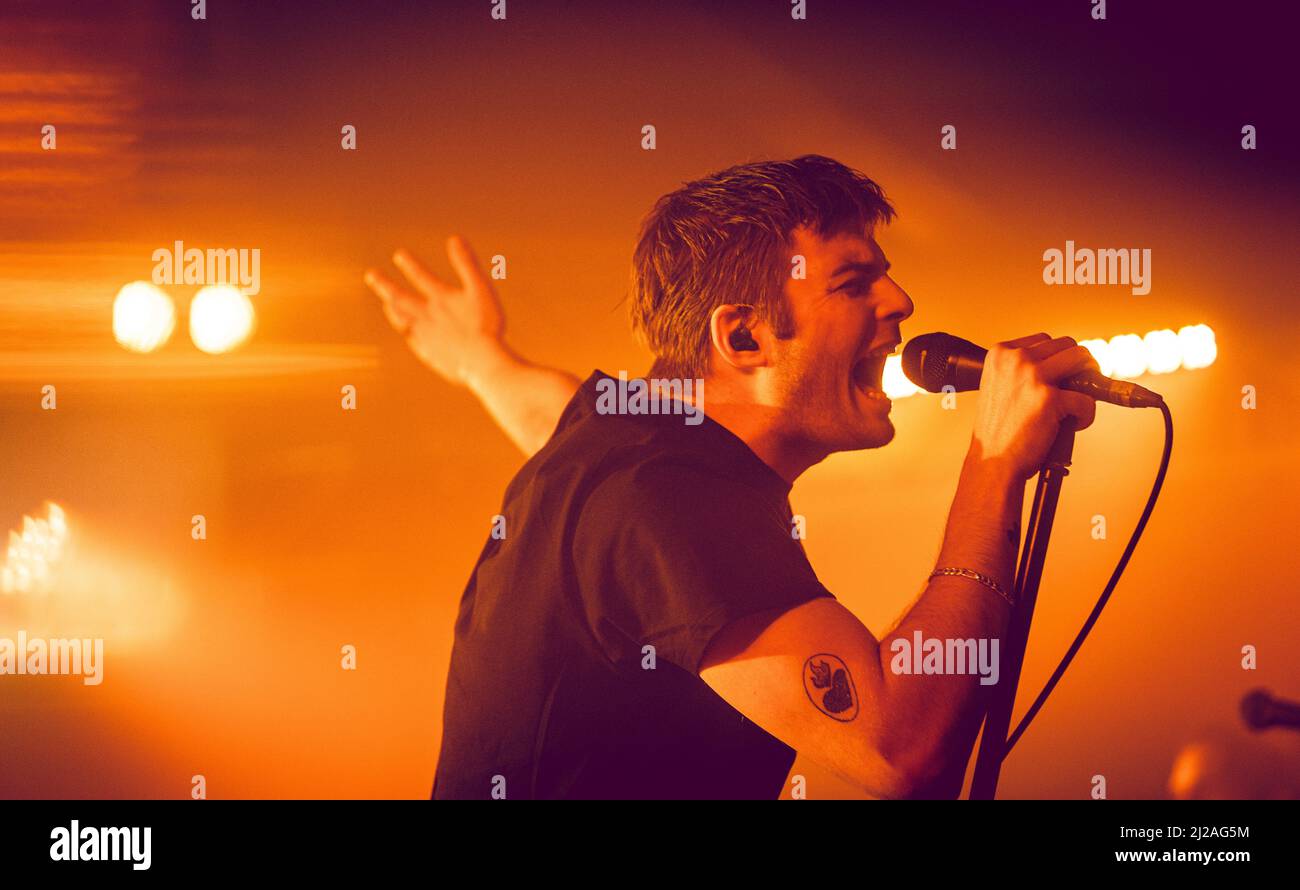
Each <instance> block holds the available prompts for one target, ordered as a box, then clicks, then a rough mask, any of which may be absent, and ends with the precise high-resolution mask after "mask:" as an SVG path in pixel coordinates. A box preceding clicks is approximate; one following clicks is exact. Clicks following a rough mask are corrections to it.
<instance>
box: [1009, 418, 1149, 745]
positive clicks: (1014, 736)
mask: <svg viewBox="0 0 1300 890" xmlns="http://www.w3.org/2000/svg"><path fill="white" fill-rule="evenodd" d="M1158 407H1159V408H1160V412H1161V414H1163V415H1164V419H1165V448H1164V453H1163V454H1161V455H1160V469H1159V470H1158V471H1157V472H1156V481H1155V484H1154V485H1152V486H1151V494H1150V495H1149V496H1148V497H1147V505H1146V507H1145V509H1143V510H1142V517H1141V518H1140V519H1138V524H1137V528H1135V529H1133V536H1132V537H1131V538H1129V539H1128V546H1127V547H1125V548H1124V555H1123V556H1121V557H1120V558H1119V564H1118V565H1117V566H1115V571H1114V572H1113V573H1112V574H1111V576H1110V580H1109V581H1108V582H1106V589H1105V590H1103V591H1102V592H1101V597H1100V599H1098V600H1097V605H1095V606H1093V608H1092V614H1091V615H1089V616H1088V620H1087V621H1085V622H1084V623H1083V629H1082V630H1080V631H1079V635H1078V636H1076V637H1075V638H1074V642H1073V643H1071V644H1070V648H1069V649H1068V650H1067V651H1066V653H1065V657H1064V658H1062V659H1061V663H1060V664H1059V665H1057V666H1056V670H1055V671H1054V672H1053V673H1052V676H1051V679H1049V680H1048V681H1047V685H1045V686H1044V687H1043V691H1042V692H1040V693H1038V698H1036V699H1034V703H1033V704H1032V705H1030V706H1029V710H1028V711H1026V712H1025V716H1024V717H1023V718H1021V720H1020V724H1019V725H1018V726H1016V731H1015V732H1013V733H1011V735H1010V736H1009V737H1008V738H1007V744H1006V746H1005V747H1004V748H1003V749H1002V759H1003V760H1006V757H1007V754H1009V753H1010V752H1011V749H1012V748H1013V747H1015V744H1016V742H1017V741H1019V739H1020V737H1021V736H1022V735H1024V734H1025V730H1026V729H1028V728H1029V724H1030V723H1031V722H1032V721H1033V719H1034V717H1035V716H1037V714H1038V712H1039V711H1040V710H1041V709H1042V707H1043V705H1044V703H1046V701H1047V697H1048V696H1049V695H1051V694H1052V690H1053V689H1055V688H1056V684H1057V683H1059V682H1060V680H1061V677H1062V676H1064V675H1065V669H1066V668H1068V667H1069V666H1070V662H1072V661H1073V660H1074V656H1075V655H1077V654H1078V653H1079V647H1080V646H1082V645H1083V641H1084V640H1086V639H1087V638H1088V633H1089V632H1090V631H1091V630H1092V627H1093V625H1094V624H1096V623H1097V619H1098V618H1100V617H1101V610H1102V609H1104V608H1106V603H1107V602H1108V601H1109V600H1110V595H1111V593H1113V592H1114V590H1115V585H1116V584H1118V583H1119V578H1120V575H1122V574H1124V569H1125V568H1126V567H1127V566H1128V561H1129V558H1130V557H1132V556H1133V550H1134V549H1135V548H1136V547H1137V542H1138V539H1139V538H1141V537H1142V531H1143V530H1144V529H1145V528H1146V527H1147V520H1148V519H1150V518H1151V511H1152V510H1154V509H1155V506H1156V498H1158V497H1159V496H1160V489H1161V487H1162V486H1163V485H1164V484H1165V473H1166V472H1168V470H1169V455H1170V454H1171V453H1172V452H1173V449H1174V418H1173V416H1172V415H1171V414H1170V413H1169V406H1168V405H1166V404H1165V403H1164V402H1163V401H1161V402H1160V404H1159V406H1158Z"/></svg>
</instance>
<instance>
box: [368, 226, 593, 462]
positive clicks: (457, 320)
mask: <svg viewBox="0 0 1300 890" xmlns="http://www.w3.org/2000/svg"><path fill="white" fill-rule="evenodd" d="M447 257H448V259H450V260H451V265H452V268H453V269H455V270H456V274H457V276H458V277H459V278H460V284H459V285H453V284H449V283H447V282H445V281H442V280H441V279H439V278H438V277H437V276H436V275H434V274H433V273H432V272H431V271H430V270H429V269H428V268H427V267H426V266H424V265H423V264H422V263H421V262H420V261H419V260H417V259H416V258H415V257H414V256H412V255H411V254H410V252H409V251H406V250H404V249H403V250H398V251H397V252H396V253H395V254H394V255H393V263H394V265H396V266H397V268H398V269H400V270H401V272H402V274H403V275H404V276H405V277H406V282H407V285H409V286H407V285H403V284H400V283H398V282H397V281H396V280H394V279H393V278H391V277H390V276H388V275H386V274H385V273H383V272H381V271H379V270H377V269H368V270H367V271H366V275H365V281H366V284H367V285H369V286H370V289H371V290H373V291H374V292H375V293H376V294H377V295H378V296H379V299H380V301H381V303H382V304H383V309H384V315H385V316H386V317H387V318H388V321H389V323H390V324H391V325H392V326H393V328H394V330H396V331H397V332H398V333H399V334H401V335H402V336H403V337H404V338H405V339H406V343H407V345H408V346H409V347H410V348H411V352H413V353H414V354H415V357H416V358H417V359H419V360H420V361H421V362H422V363H423V364H425V365H426V366H428V367H429V368H430V369H431V370H433V371H435V372H436V373H437V374H438V375H439V376H441V377H442V378H443V379H444V380H446V381H447V382H449V383H452V384H455V385H457V386H464V387H467V388H468V389H469V390H470V391H471V392H473V393H474V394H475V395H476V396H477V397H478V399H479V401H481V402H482V403H483V406H484V407H485V408H487V410H488V413H489V414H491V415H492V418H493V420H495V421H496V422H497V424H498V425H499V426H500V427H501V429H502V430H503V431H504V432H505V434H506V435H507V436H509V437H510V440H511V441H512V442H514V443H515V444H516V445H518V446H519V449H520V450H521V451H523V453H524V454H525V455H528V456H531V455H532V454H533V453H535V452H536V451H537V450H538V449H540V448H541V447H542V446H543V445H545V444H546V440H547V439H549V438H550V437H551V433H553V432H554V431H555V425H556V423H557V422H558V421H559V419H560V414H561V413H563V411H564V406H565V405H567V404H568V403H569V400H570V399H571V398H573V394H574V392H576V391H577V389H578V386H579V383H580V381H579V380H578V378H577V377H575V376H574V375H572V374H569V373H567V372H565V371H561V370H558V369H556V368H547V367H543V366H541V365H535V364H533V363H531V362H529V361H526V360H525V359H523V358H522V357H520V356H519V355H517V354H516V353H515V352H514V351H513V350H511V349H510V347H509V346H507V345H506V342H505V314H504V313H503V312H502V310H501V301H500V300H499V299H498V298H497V295H496V291H495V290H494V289H493V288H492V284H491V282H490V281H489V280H488V277H487V276H486V275H485V274H483V270H482V269H481V268H480V266H479V263H478V260H477V259H475V257H474V253H473V251H472V250H471V249H470V246H469V244H468V243H467V242H466V241H465V239H464V238H462V237H460V236H459V235H457V236H453V237H452V238H450V239H448V241H447Z"/></svg>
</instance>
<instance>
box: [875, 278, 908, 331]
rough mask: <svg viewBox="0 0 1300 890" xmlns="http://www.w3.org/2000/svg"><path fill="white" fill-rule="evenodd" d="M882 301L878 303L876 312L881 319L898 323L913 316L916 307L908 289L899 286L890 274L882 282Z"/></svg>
mask: <svg viewBox="0 0 1300 890" xmlns="http://www.w3.org/2000/svg"><path fill="white" fill-rule="evenodd" d="M881 284H882V285H883V286H882V288H881V290H882V291H883V293H882V294H881V299H880V302H879V303H878V304H877V308H876V313H877V317H878V318H879V319H880V320H881V321H885V322H891V323H893V324H898V323H900V322H902V321H904V320H906V319H908V318H910V317H911V315H912V312H913V311H914V310H915V309H916V307H915V306H913V305H912V298H911V297H909V296H908V295H907V291H905V290H903V289H902V288H901V287H899V286H898V282H896V281H894V279H893V278H890V277H889V276H888V275H886V276H885V280H884V281H883V282H881Z"/></svg>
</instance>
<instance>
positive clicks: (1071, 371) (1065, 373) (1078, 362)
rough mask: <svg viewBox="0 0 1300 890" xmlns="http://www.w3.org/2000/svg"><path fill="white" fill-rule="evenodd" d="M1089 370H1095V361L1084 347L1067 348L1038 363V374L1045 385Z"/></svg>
mask: <svg viewBox="0 0 1300 890" xmlns="http://www.w3.org/2000/svg"><path fill="white" fill-rule="evenodd" d="M1089 370H1094V371H1095V370H1097V360H1096V359H1095V358H1093V357H1092V353H1091V352H1089V351H1088V348H1087V347H1086V346H1070V347H1067V348H1065V349H1062V350H1061V351H1060V352H1057V353H1054V354H1053V355H1050V356H1048V357H1047V358H1045V359H1043V360H1042V361H1040V362H1039V363H1038V372H1039V373H1040V374H1041V375H1042V378H1043V380H1044V381H1046V382H1047V383H1056V382H1058V381H1061V380H1064V379H1065V378H1067V377H1073V376H1074V375H1075V374H1078V373H1079V372H1080V371H1089Z"/></svg>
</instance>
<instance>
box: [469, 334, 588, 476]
mask: <svg viewBox="0 0 1300 890" xmlns="http://www.w3.org/2000/svg"><path fill="white" fill-rule="evenodd" d="M466 383H467V385H468V386H469V389H470V391H471V392H472V393H474V395H475V396H477V397H478V399H479V401H481V402H482V403H483V407H485V408H486V409H487V410H488V413H489V414H491V415H492V419H493V420H495V421H496V422H497V424H498V425H499V426H500V427H501V428H502V429H503V430H504V431H505V433H506V435H507V436H509V437H510V440H511V441H512V442H514V443H515V444H516V445H517V446H519V450H520V451H522V452H523V453H524V455H525V456H528V457H531V456H532V455H533V454H535V453H536V452H537V451H538V450H540V449H541V447H542V446H543V445H545V444H546V441H547V440H548V439H549V438H550V437H551V433H553V432H554V431H555V426H556V424H557V423H558V422H559V419H560V415H561V414H562V413H563V412H564V407H565V406H566V405H567V404H568V403H569V400H570V399H572V398H573V394H574V393H575V392H577V390H578V386H579V385H580V384H581V381H580V380H579V379H578V378H577V377H575V376H574V375H572V374H569V373H568V372H566V371H561V370H558V369H556V368H548V367H544V366H542V365H535V364H532V363H531V362H529V361H527V360H525V359H523V358H521V357H520V356H518V355H516V354H515V353H514V352H512V351H511V350H510V349H509V348H508V347H506V346H504V345H502V346H501V347H500V348H499V349H496V350H493V351H492V352H491V353H490V354H488V355H486V356H484V357H483V359H482V360H481V361H479V362H477V363H476V369H475V372H474V373H473V374H470V375H468V379H467V380H466Z"/></svg>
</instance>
